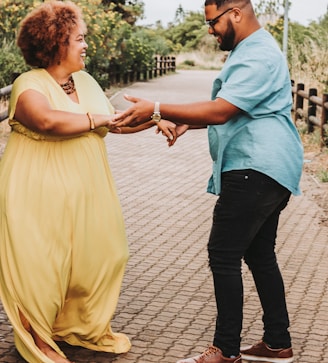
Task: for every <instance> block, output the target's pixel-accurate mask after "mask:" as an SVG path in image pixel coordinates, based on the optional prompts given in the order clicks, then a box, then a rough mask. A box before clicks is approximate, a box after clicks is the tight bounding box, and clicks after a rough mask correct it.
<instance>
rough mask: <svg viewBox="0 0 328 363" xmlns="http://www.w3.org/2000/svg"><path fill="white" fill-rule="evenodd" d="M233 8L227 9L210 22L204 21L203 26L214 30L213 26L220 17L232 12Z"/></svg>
mask: <svg viewBox="0 0 328 363" xmlns="http://www.w3.org/2000/svg"><path fill="white" fill-rule="evenodd" d="M233 9H234V8H229V9H227V10H225V11H224V12H223V13H221V14H220V15H218V16H216V17H215V18H213V19H211V20H206V21H205V24H206V25H207V26H208V27H211V28H212V29H213V30H214V27H215V25H216V24H217V22H218V21H219V19H220V18H221V16H223V15H224V14H226V13H228V12H229V11H231V10H233Z"/></svg>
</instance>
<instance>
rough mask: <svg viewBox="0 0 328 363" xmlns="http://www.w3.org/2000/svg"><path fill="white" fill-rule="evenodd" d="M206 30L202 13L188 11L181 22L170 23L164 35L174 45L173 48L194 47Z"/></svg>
mask: <svg viewBox="0 0 328 363" xmlns="http://www.w3.org/2000/svg"><path fill="white" fill-rule="evenodd" d="M206 30H207V28H206V25H205V24H204V15H203V14H201V13H200V12H189V13H187V14H186V15H185V18H184V20H183V22H180V21H179V22H178V23H177V25H174V24H171V25H170V27H169V28H168V29H167V31H166V32H165V36H166V38H167V39H169V40H170V41H171V42H172V43H173V44H174V45H175V49H181V48H184V50H186V49H195V48H197V45H198V44H199V42H200V41H201V40H202V39H203V37H204V34H206V33H207V31H206Z"/></svg>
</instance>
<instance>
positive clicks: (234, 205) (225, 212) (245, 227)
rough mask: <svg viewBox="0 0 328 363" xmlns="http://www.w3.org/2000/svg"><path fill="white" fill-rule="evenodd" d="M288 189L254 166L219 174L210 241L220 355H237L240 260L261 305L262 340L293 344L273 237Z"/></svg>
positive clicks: (240, 317) (276, 345)
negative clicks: (253, 168)
mask: <svg viewBox="0 0 328 363" xmlns="http://www.w3.org/2000/svg"><path fill="white" fill-rule="evenodd" d="M289 198H290V192H289V191H288V190H287V189H286V188H284V187H283V186H281V185H280V184H278V183H277V182H276V181H274V180H273V179H271V178H270V177H268V176H266V175H264V174H262V173H259V172H256V171H254V170H237V171H231V172H226V173H223V174H222V188H221V194H220V197H219V199H218V201H217V203H216V205H215V208H214V213H213V225H212V230H211V234H210V238H209V243H208V252H209V264H210V267H211V270H212V273H213V279H214V288H215V297H216V304H217V309H218V316H217V323H216V331H215V335H214V341H213V344H214V345H215V346H217V347H219V348H220V349H221V350H222V351H223V355H224V356H227V357H229V356H230V355H238V354H239V350H240V334H241V329H242V320H243V282H242V275H241V262H242V259H243V258H244V260H245V262H246V263H247V265H248V267H249V269H250V270H251V272H252V275H253V278H254V281H255V285H256V288H257V292H258V295H259V298H260V301H261V305H262V309H263V317H262V320H263V323H264V335H263V340H264V341H265V342H266V343H267V344H270V345H271V346H272V347H273V348H285V347H286V348H287V347H290V346H291V339H290V335H289V332H288V327H289V318H288V312H287V308H286V300H285V289H284V283H283V279H282V276H281V273H280V270H279V267H278V264H277V260H276V254H275V240H276V235H277V227H278V220H279V215H280V212H281V211H282V210H283V209H284V208H285V207H286V205H287V203H288V200H289Z"/></svg>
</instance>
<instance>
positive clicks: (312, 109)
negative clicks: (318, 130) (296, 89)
mask: <svg viewBox="0 0 328 363" xmlns="http://www.w3.org/2000/svg"><path fill="white" fill-rule="evenodd" d="M312 96H317V90H316V89H315V88H310V89H309V105H308V114H307V120H306V121H307V127H308V132H309V133H310V132H313V131H314V125H313V123H312V122H311V121H310V118H311V116H314V117H316V116H317V105H316V104H315V103H314V102H312V101H311V97H312Z"/></svg>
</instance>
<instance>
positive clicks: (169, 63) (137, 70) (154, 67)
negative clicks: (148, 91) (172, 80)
mask: <svg viewBox="0 0 328 363" xmlns="http://www.w3.org/2000/svg"><path fill="white" fill-rule="evenodd" d="M175 70H176V61H175V57H164V56H156V57H154V59H153V64H151V65H150V66H149V67H146V66H139V65H137V64H135V65H132V67H130V68H129V69H126V68H125V66H124V67H122V65H121V64H120V63H118V62H117V61H115V60H114V61H113V62H112V63H111V64H110V66H109V68H108V70H104V72H107V73H108V79H109V86H113V85H117V84H123V85H124V84H128V83H133V82H139V81H148V80H149V79H153V78H156V77H160V76H163V75H165V74H168V73H169V72H175Z"/></svg>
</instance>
